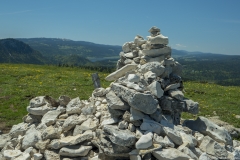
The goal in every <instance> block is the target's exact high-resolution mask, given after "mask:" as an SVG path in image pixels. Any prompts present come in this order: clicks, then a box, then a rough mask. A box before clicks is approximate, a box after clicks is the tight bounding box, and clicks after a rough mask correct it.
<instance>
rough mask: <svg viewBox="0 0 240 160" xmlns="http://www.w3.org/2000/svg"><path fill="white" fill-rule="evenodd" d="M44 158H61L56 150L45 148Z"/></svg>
mask: <svg viewBox="0 0 240 160" xmlns="http://www.w3.org/2000/svg"><path fill="white" fill-rule="evenodd" d="M44 158H45V159H46V160H60V155H59V154H58V152H57V151H56V150H45V152H44Z"/></svg>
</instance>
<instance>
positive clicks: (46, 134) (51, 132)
mask: <svg viewBox="0 0 240 160" xmlns="http://www.w3.org/2000/svg"><path fill="white" fill-rule="evenodd" d="M61 131H62V128H54V127H53V126H49V127H47V128H46V129H44V130H43V132H42V135H41V136H42V139H43V140H47V139H58V138H60V135H61Z"/></svg>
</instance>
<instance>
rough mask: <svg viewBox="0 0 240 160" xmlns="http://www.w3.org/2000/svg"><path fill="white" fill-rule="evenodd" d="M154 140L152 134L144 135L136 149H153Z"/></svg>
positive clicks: (137, 143)
mask: <svg viewBox="0 0 240 160" xmlns="http://www.w3.org/2000/svg"><path fill="white" fill-rule="evenodd" d="M152 138H153V134H152V133H151V132H149V133H147V134H146V135H142V136H141V137H140V139H139V140H138V141H137V142H136V144H135V147H136V149H147V148H149V147H151V146H152V144H153V140H152Z"/></svg>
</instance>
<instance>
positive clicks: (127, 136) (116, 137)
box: [103, 125, 136, 146]
mask: <svg viewBox="0 0 240 160" xmlns="http://www.w3.org/2000/svg"><path fill="white" fill-rule="evenodd" d="M103 131H104V132H105V133H107V134H108V135H107V136H108V137H109V138H110V140H111V141H112V142H113V143H115V144H117V145H120V146H131V145H134V144H135V142H136V137H135V134H134V133H132V132H130V131H129V130H120V129H118V127H117V126H111V125H104V126H103Z"/></svg>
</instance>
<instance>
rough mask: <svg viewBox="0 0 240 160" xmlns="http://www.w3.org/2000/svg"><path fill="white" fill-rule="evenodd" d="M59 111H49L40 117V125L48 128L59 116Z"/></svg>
mask: <svg viewBox="0 0 240 160" xmlns="http://www.w3.org/2000/svg"><path fill="white" fill-rule="evenodd" d="M60 113H61V111H58V110H53V111H49V112H47V113H46V114H44V116H43V117H42V123H44V124H46V125H47V126H50V125H52V124H54V123H55V122H56V120H57V118H58V116H59V114H60Z"/></svg>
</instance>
